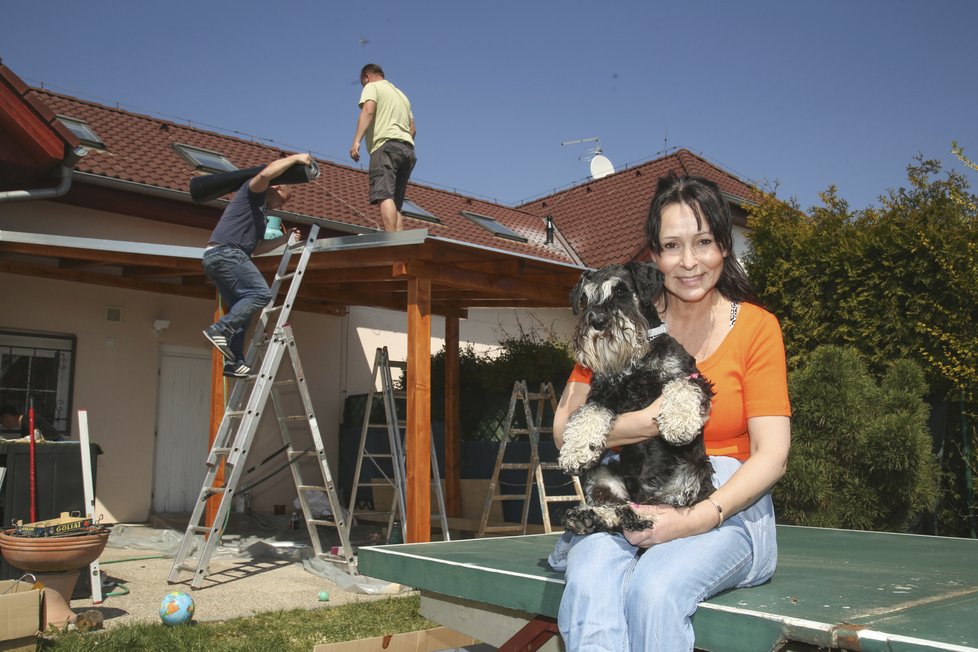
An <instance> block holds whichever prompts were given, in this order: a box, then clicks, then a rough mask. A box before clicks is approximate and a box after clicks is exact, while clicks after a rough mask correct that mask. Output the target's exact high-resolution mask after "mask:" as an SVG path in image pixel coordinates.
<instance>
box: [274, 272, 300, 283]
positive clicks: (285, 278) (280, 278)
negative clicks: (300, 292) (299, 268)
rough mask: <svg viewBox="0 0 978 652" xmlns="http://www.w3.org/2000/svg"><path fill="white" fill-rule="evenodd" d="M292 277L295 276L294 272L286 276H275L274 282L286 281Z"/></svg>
mask: <svg viewBox="0 0 978 652" xmlns="http://www.w3.org/2000/svg"><path fill="white" fill-rule="evenodd" d="M294 276H295V272H288V273H286V274H282V275H281V276H278V275H276V276H275V280H277V281H288V280H289V279H290V278H292V277H294Z"/></svg>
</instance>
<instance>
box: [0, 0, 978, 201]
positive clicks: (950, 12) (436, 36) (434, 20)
mask: <svg viewBox="0 0 978 652" xmlns="http://www.w3.org/2000/svg"><path fill="white" fill-rule="evenodd" d="M976 25H978V2H973V1H972V0H929V1H926V2H925V1H923V0H920V1H916V0H914V1H907V0H822V1H818V2H816V1H814V0H812V1H802V0H793V1H786V0H777V1H776V0H758V1H754V0H741V1H738V2H734V1H729V0H726V1H720V0H699V1H697V0H690V1H688V2H675V1H671V2H653V1H650V0H646V1H644V2H614V1H613V0H607V1H605V2H578V1H576V0H564V1H563V2H549V1H539V2H535V1H533V0H522V1H521V2H520V1H517V2H510V1H509V0H496V1H494V2H478V3H477V2H468V1H465V0H455V1H451V2H448V1H446V2H422V1H420V0H419V1H416V2H413V3H408V2H396V1H391V0H377V1H371V2H364V1H361V0H348V1H346V2H334V1H331V0H318V1H313V0H308V1H300V0H277V1H276V2H264V3H259V2H253V1H252V0H238V1H235V2H232V1H231V0H194V1H189V0H167V1H166V2H145V1H142V0H87V1H85V2H79V1H78V0H30V1H28V0H18V1H16V2H14V1H8V2H5V3H4V5H3V15H2V18H0V57H2V58H3V61H4V63H5V64H6V65H8V66H9V67H10V68H11V69H12V70H13V71H14V72H15V73H17V74H18V75H19V76H20V77H22V78H23V79H25V80H26V81H27V82H28V83H29V84H32V85H41V84H42V83H43V85H45V86H46V87H49V88H51V89H53V90H56V91H59V92H64V93H67V94H70V95H76V96H78V97H83V98H85V99H91V100H94V101H98V102H102V103H108V104H119V105H120V106H122V107H124V108H127V109H130V110H133V111H136V112H140V113H149V114H153V115H158V116H162V117H166V118H169V119H174V120H177V121H191V122H193V123H195V124H197V125H200V126H202V127H205V128H209V129H215V130H219V131H228V132H238V133H240V134H242V135H246V136H248V137H252V136H253V137H260V138H263V139H267V140H269V141H273V143H274V144H276V145H279V146H282V147H285V148H288V149H297V150H308V151H312V152H313V153H314V154H315V155H316V156H318V157H321V158H325V159H327V160H333V161H336V162H341V163H345V164H348V165H355V164H354V163H353V162H352V161H351V160H350V159H349V157H348V155H347V150H348V149H349V147H350V144H351V141H352V137H353V131H354V126H355V119H356V112H357V107H356V100H357V98H358V96H359V90H360V87H359V83H358V81H357V77H358V73H359V69H360V67H361V66H362V65H363V64H364V63H367V62H375V63H379V64H380V65H382V66H383V67H384V69H385V71H386V72H387V78H388V79H389V80H390V81H392V82H393V83H394V84H395V85H397V86H399V87H400V88H401V89H402V90H404V91H405V92H406V93H407V94H408V96H409V97H410V98H411V101H412V104H413V108H414V113H415V117H416V120H417V125H418V140H417V148H418V157H419V161H418V165H417V167H416V168H415V173H414V179H415V180H417V181H420V182H422V183H428V184H431V185H435V186H438V187H444V188H449V189H457V190H458V191H460V192H464V193H466V194H473V195H478V196H481V197H487V198H491V199H496V200H498V201H501V202H503V203H507V204H512V203H517V202H519V201H522V200H525V199H529V198H532V197H536V196H539V195H542V194H545V193H548V192H550V191H552V190H553V189H555V188H561V187H565V186H567V185H568V184H570V183H573V182H578V181H581V180H583V179H585V178H586V177H587V175H588V168H587V163H586V160H584V159H582V158H580V157H581V156H582V155H584V154H586V152H587V151H588V147H589V146H588V145H587V144H581V145H568V146H562V145H561V142H563V141H567V140H574V139H580V138H590V137H598V138H600V144H601V147H602V149H603V152H604V154H605V155H606V156H607V157H608V158H610V159H611V161H612V162H613V163H614V164H615V165H616V166H619V167H621V166H623V165H625V164H631V163H638V162H642V161H646V160H649V159H652V158H656V157H657V156H658V155H660V153H661V152H662V151H663V149H664V147H665V146H666V145H668V147H670V148H672V147H677V146H680V147H686V148H688V149H690V150H692V151H694V152H697V153H700V154H702V155H704V156H705V157H706V158H708V159H710V160H712V161H713V162H715V163H717V164H719V165H720V166H721V167H724V168H725V169H727V170H729V171H731V172H733V173H735V174H737V175H738V176H740V177H742V178H744V179H747V180H750V181H754V182H758V183H765V182H766V183H773V182H777V183H778V184H779V191H778V194H779V195H780V196H782V197H795V198H797V199H798V200H799V202H800V203H801V205H802V207H804V208H807V207H809V206H811V205H812V204H815V203H817V202H818V193H819V192H821V191H822V190H824V189H825V188H827V187H828V186H829V185H830V184H835V185H837V186H838V187H839V192H840V195H841V196H842V197H843V198H844V199H846V200H848V201H849V203H850V205H851V206H852V207H854V208H862V207H865V206H867V205H871V204H875V203H876V202H877V197H878V196H879V195H880V194H882V193H883V192H885V191H886V190H887V189H888V188H893V187H898V186H900V185H903V184H904V183H905V179H906V176H905V169H906V166H907V165H908V164H909V163H910V162H911V161H912V159H913V157H914V155H916V154H917V153H918V152H919V153H922V154H923V155H924V156H926V157H927V158H936V159H939V160H941V161H943V162H944V163H945V164H946V165H948V166H953V167H955V168H956V169H959V170H961V169H963V168H962V166H960V165H959V164H957V162H956V160H955V159H954V157H953V156H952V155H951V154H950V143H951V141H952V140H955V139H956V140H957V141H958V142H959V143H960V144H962V145H963V146H964V147H965V150H966V152H969V153H970V154H971V155H972V158H978V120H976V115H978V113H976V111H978V71H976V64H978V55H976V54H975V51H976V50H975V47H974V29H975V26H976ZM362 160H363V161H364V162H365V161H366V157H364V158H363V159H362ZM971 180H972V182H978V179H976V178H974V175H973V174H972V175H971Z"/></svg>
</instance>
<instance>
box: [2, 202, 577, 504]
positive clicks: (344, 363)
mask: <svg viewBox="0 0 978 652" xmlns="http://www.w3.org/2000/svg"><path fill="white" fill-rule="evenodd" d="M0 229H3V230H10V231H22V232H27V233H46V234H54V235H70V236H78V237H89V238H103V239H111V240H124V241H141V242H158V243H161V244H176V245H186V246H203V244H205V243H206V238H207V235H208V233H207V232H206V231H204V230H201V229H195V228H191V227H184V226H177V225H170V224H166V223H162V222H158V221H154V220H147V219H139V218H134V217H129V216H125V215H118V214H114V213H109V212H105V211H97V210H92V209H85V208H76V207H72V206H68V205H65V204H59V203H56V202H48V201H40V202H23V203H14V204H5V205H3V206H2V208H0ZM0 305H3V306H5V310H4V311H3V312H2V313H0V328H4V329H11V330H18V331H43V332H52V333H60V334H67V335H73V336H75V337H76V338H77V347H78V348H77V352H76V359H75V375H74V390H73V409H74V410H77V409H79V408H85V409H87V410H88V413H89V423H90V430H91V436H92V440H93V441H94V442H95V443H97V444H99V446H100V447H101V448H102V451H103V454H102V455H100V456H99V458H98V476H97V477H98V486H97V494H98V495H97V500H98V508H99V510H100V514H102V515H103V516H104V518H106V519H107V520H109V521H116V522H140V521H144V520H146V519H147V517H148V516H149V513H150V508H151V504H152V495H151V492H152V487H153V472H154V471H153V466H154V465H153V451H154V436H155V427H156V423H157V420H156V409H157V394H158V386H157V385H158V365H159V359H160V347H161V346H164V345H167V346H170V347H190V348H199V349H201V350H209V349H208V348H207V345H206V343H205V342H204V340H203V338H202V336H201V330H202V329H203V328H204V326H206V325H207V324H208V323H210V321H211V319H212V315H213V311H214V304H213V303H212V302H210V301H205V300H200V299H191V298H184V297H176V296H170V295H165V294H159V293H153V292H142V291H136V290H126V289H121V288H110V287H102V286H96V285H87V284H83V283H71V282H65V281H57V280H51V279H40V278H33V277H26V276H18V275H11V274H0ZM106 306H113V307H118V308H122V315H123V319H122V322H119V323H115V322H108V321H106V319H105V308H106ZM157 319H163V320H168V321H169V322H170V326H169V327H168V328H166V329H164V330H163V331H162V332H161V333H160V334H159V335H157V334H155V332H154V329H153V322H154V321H155V320H157ZM431 323H432V344H431V350H432V352H433V353H434V352H437V351H439V350H440V349H441V348H442V347H443V346H444V320H443V319H441V318H439V317H435V318H433V319H432V320H431ZM292 326H293V329H294V332H295V336H296V346H297V349H298V351H299V355H300V359H301V361H302V364H303V368H304V370H305V372H306V376H307V380H308V386H309V388H310V391H311V393H312V397H313V403H314V408H315V410H316V415H317V417H318V420H319V424H320V428H321V430H322V434H323V439H324V443H325V445H326V450H327V455H328V459H329V460H330V461H331V462H332V469H331V470H332V471H333V474H334V476H338V475H339V473H340V469H339V468H338V466H337V465H338V463H339V462H338V461H339V427H340V422H341V419H342V410H343V402H344V399H345V398H346V397H347V396H349V395H352V394H362V393H365V392H366V391H368V389H369V385H370V382H371V371H372V365H373V360H374V352H375V351H376V348H377V347H378V346H387V347H388V349H389V350H390V353H391V357H392V358H393V359H404V356H405V352H406V349H407V335H406V328H407V317H406V314H405V313H403V312H398V311H390V310H381V309H369V308H357V307H353V308H351V309H350V312H349V315H348V316H346V317H331V316H326V315H316V314H309V313H302V312H297V313H295V315H294V317H293V319H292ZM521 328H522V329H523V330H538V331H546V332H550V331H553V332H555V333H558V334H559V335H562V336H563V337H564V338H565V339H566V338H567V337H569V333H570V311H569V310H553V309H549V310H538V311H526V310H488V309H474V310H470V311H469V318H467V319H463V320H461V321H460V326H459V331H460V340H461V342H462V345H463V346H465V345H466V344H469V343H471V344H472V345H473V346H474V347H475V348H476V349H477V350H479V351H485V350H489V351H491V350H493V349H494V348H495V347H496V345H497V343H498V341H499V339H500V338H501V337H505V336H506V335H516V334H518V333H519V332H520V329H521ZM284 371H287V365H283V372H284ZM435 418H438V416H437V415H436V416H435ZM72 432H73V433H76V432H77V421H76V420H75V418H74V416H73V421H72ZM163 445H165V444H163ZM279 445H280V439H279V437H278V434H277V432H276V431H275V430H274V426H273V425H272V424H271V423H270V422H268V421H266V422H264V423H263V425H262V429H261V430H260V431H259V434H258V435H257V437H256V441H255V444H254V447H253V449H252V451H251V453H250V454H249V457H248V462H249V466H251V465H253V464H256V463H257V462H258V461H260V460H262V459H264V458H265V457H266V456H267V455H269V454H270V453H272V452H273V451H275V450H276V449H277V448H278V447H279ZM282 459H283V458H282V457H281V455H280V456H278V457H277V458H275V459H274V460H271V461H270V462H268V463H267V464H265V465H264V466H263V467H262V468H261V469H257V470H256V471H255V472H254V473H252V474H248V475H246V476H245V477H244V478H243V479H242V484H241V485H239V488H241V487H244V486H246V485H247V484H250V483H251V482H254V481H255V480H257V479H260V478H262V477H264V476H265V475H266V474H267V473H268V472H270V471H272V470H274V469H276V468H278V467H279V466H281V464H282V463H283V462H282ZM334 460H335V462H333V461H334ZM200 463H201V465H203V464H204V460H203V459H202V460H200ZM294 496H295V489H294V487H293V484H292V479H291V475H290V474H289V473H288V472H279V473H278V474H277V475H275V476H274V478H273V479H271V480H269V481H267V482H264V483H262V484H261V485H260V487H258V488H256V489H255V490H254V492H252V494H251V508H252V509H253V510H255V511H267V512H270V511H272V508H273V506H274V505H278V504H285V505H287V509H289V510H291V509H292V508H291V502H292V499H293V498H294Z"/></svg>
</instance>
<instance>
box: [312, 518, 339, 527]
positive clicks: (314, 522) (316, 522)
mask: <svg viewBox="0 0 978 652" xmlns="http://www.w3.org/2000/svg"><path fill="white" fill-rule="evenodd" d="M308 523H310V524H312V525H329V526H335V525H336V521H324V520H323V519H320V518H311V519H309V521H308Z"/></svg>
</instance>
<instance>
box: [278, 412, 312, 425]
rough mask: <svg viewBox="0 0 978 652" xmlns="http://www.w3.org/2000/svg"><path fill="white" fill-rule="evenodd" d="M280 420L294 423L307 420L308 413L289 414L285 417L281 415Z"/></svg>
mask: <svg viewBox="0 0 978 652" xmlns="http://www.w3.org/2000/svg"><path fill="white" fill-rule="evenodd" d="M282 421H285V422H286V423H296V422H299V421H309V415H307V414H290V415H289V416H287V417H282Z"/></svg>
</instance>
